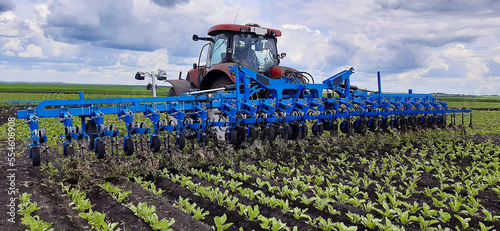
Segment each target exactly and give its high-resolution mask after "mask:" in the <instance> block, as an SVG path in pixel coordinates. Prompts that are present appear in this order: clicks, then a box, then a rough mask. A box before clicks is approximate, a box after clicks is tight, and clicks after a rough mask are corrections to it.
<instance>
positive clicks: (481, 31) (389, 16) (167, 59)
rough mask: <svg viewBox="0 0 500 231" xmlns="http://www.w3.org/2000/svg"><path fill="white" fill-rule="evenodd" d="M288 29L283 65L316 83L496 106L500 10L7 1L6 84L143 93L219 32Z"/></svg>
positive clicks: (0, 68)
mask: <svg viewBox="0 0 500 231" xmlns="http://www.w3.org/2000/svg"><path fill="white" fill-rule="evenodd" d="M238 9H239V13H238V17H237V18H236V23H238V24H244V23H248V22H252V23H258V24H260V25H262V26H265V27H271V28H276V29H280V30H281V31H282V32H283V36H282V37H281V38H280V39H279V42H278V49H279V51H280V52H286V53H287V57H286V58H285V59H284V60H282V65H285V66H290V67H294V68H296V69H299V70H302V71H307V72H309V73H311V74H312V75H313V76H314V77H315V79H316V80H317V81H319V80H323V79H325V78H328V77H330V76H332V75H333V74H335V73H337V72H339V71H341V70H344V69H348V68H349V67H351V66H352V67H354V68H355V70H356V73H355V74H354V75H353V76H352V80H351V81H352V84H354V85H357V86H359V87H361V88H367V89H376V86H377V84H376V71H381V73H382V77H383V80H382V87H383V90H384V91H400V92H402V91H407V89H408V88H412V89H413V90H414V92H420V93H430V92H446V93H464V94H487V95H489V94H499V95H500V26H499V25H500V16H499V14H498V12H500V2H499V1H497V0H477V1H470V0H454V1H451V0H422V1H411V0H378V1H369V0H360V1H351V0H338V1H327V0H311V1H303V0H289V1H287V0H284V1H270V0H260V1H224V0H215V1H206V0H135V1H134V0H85V1H83V0H32V1H28V0H15V1H14V0H0V80H1V81H26V82H65V83H101V84H120V85H121V84H138V83H139V82H137V81H135V80H134V78H133V77H134V74H135V72H137V71H152V70H154V71H156V70H157V69H158V68H161V69H164V70H166V71H167V74H168V76H169V78H177V76H178V73H179V71H182V72H183V73H184V74H183V75H185V73H186V72H187V71H188V70H189V69H190V67H192V63H193V62H196V61H197V59H198V55H199V51H200V48H201V47H202V46H203V42H194V41H192V40H191V36H192V35H193V34H198V35H206V33H207V30H208V28H210V27H211V26H212V25H215V24H220V23H233V22H235V17H236V15H237V12H238Z"/></svg>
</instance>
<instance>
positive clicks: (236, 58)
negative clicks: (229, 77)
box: [206, 25, 281, 73]
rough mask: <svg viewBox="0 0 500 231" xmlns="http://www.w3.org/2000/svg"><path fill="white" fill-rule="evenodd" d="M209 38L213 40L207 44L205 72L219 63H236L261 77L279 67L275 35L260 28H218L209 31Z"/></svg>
mask: <svg viewBox="0 0 500 231" xmlns="http://www.w3.org/2000/svg"><path fill="white" fill-rule="evenodd" d="M235 26H236V25H235ZM228 29H233V30H228ZM235 29H237V30H235ZM242 31H243V32H242ZM271 31H272V30H271ZM280 33H281V32H280ZM273 34H274V35H273ZM209 35H213V36H212V37H211V38H212V40H211V41H210V48H209V52H208V59H207V65H206V66H207V69H209V68H210V67H212V66H213V65H217V64H220V63H239V64H241V65H243V66H245V67H247V68H250V69H252V70H254V71H257V72H260V73H264V72H266V71H267V70H269V69H270V68H271V67H273V66H276V65H278V64H279V56H278V50H277V48H276V32H274V33H268V29H264V28H261V27H239V28H232V27H230V26H229V27H222V26H221V25H219V26H215V27H212V28H211V31H210V32H209Z"/></svg>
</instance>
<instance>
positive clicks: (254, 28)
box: [208, 24, 281, 37]
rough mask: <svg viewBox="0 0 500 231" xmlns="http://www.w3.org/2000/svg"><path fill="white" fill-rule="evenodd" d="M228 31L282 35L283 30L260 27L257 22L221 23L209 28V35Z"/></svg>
mask: <svg viewBox="0 0 500 231" xmlns="http://www.w3.org/2000/svg"><path fill="white" fill-rule="evenodd" d="M226 31H237V32H243V33H255V34H259V35H271V36H275V37H279V36H281V31H280V30H277V29H269V28H265V27H260V26H259V25H257V24H245V25H237V24H219V25H215V26H213V27H210V29H208V35H210V36H214V35H217V34H219V33H222V32H226Z"/></svg>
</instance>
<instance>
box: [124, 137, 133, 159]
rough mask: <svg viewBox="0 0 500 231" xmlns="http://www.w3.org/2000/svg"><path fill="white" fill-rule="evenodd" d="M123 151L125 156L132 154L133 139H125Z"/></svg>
mask: <svg viewBox="0 0 500 231" xmlns="http://www.w3.org/2000/svg"><path fill="white" fill-rule="evenodd" d="M123 152H124V153H125V155H126V156H131V155H132V154H134V141H133V140H132V139H131V138H127V139H125V143H124V145H123Z"/></svg>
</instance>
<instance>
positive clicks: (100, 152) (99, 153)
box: [95, 140, 106, 160]
mask: <svg viewBox="0 0 500 231" xmlns="http://www.w3.org/2000/svg"><path fill="white" fill-rule="evenodd" d="M105 154H106V148H105V146H104V141H103V140H98V141H97V142H96V143H95V157H96V158H97V159H99V160H101V159H104V155H105Z"/></svg>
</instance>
